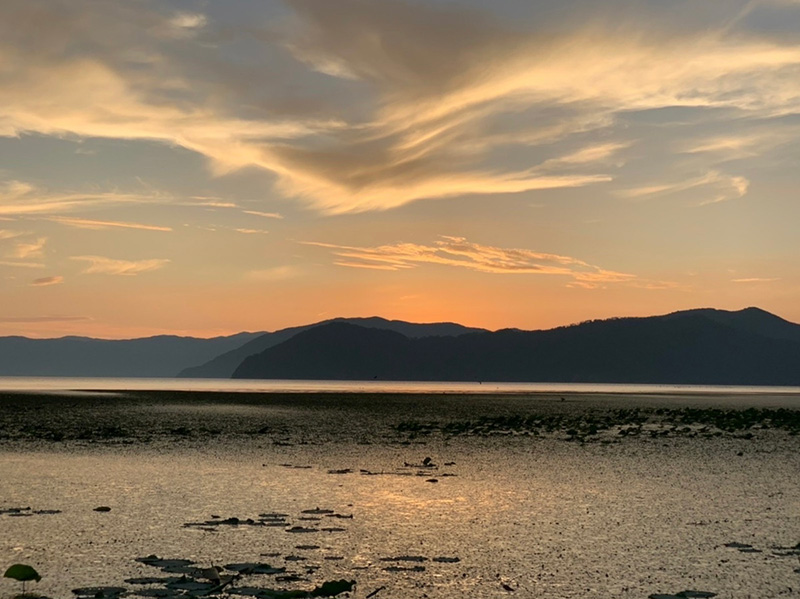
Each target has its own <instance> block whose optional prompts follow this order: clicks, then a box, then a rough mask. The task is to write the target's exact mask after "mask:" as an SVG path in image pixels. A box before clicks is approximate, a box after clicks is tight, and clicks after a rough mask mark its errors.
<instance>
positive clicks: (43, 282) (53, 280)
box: [31, 275, 64, 287]
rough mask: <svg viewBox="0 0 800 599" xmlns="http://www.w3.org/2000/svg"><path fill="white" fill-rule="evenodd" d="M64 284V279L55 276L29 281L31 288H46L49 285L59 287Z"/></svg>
mask: <svg viewBox="0 0 800 599" xmlns="http://www.w3.org/2000/svg"><path fill="white" fill-rule="evenodd" d="M63 282H64V277H62V276H61V275H56V276H52V277H41V278H39V279H34V280H33V281H31V286H32V287H48V286H50V285H59V284H61V283H63Z"/></svg>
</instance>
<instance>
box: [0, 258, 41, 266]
mask: <svg viewBox="0 0 800 599" xmlns="http://www.w3.org/2000/svg"><path fill="white" fill-rule="evenodd" d="M0 266H9V267H11V268H44V264H42V263H40V262H19V261H13V260H0Z"/></svg>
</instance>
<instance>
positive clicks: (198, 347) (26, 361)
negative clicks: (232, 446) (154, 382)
mask: <svg viewBox="0 0 800 599" xmlns="http://www.w3.org/2000/svg"><path fill="white" fill-rule="evenodd" d="M260 334H261V333H239V334H237V335H232V336H229V337H214V338H212V339H198V338H195V337H174V336H166V335H163V336H157V337H147V338H142V339H124V340H107V339H91V338H88V337H62V338H60V339H28V338H27V337H0V376H78V377H81V376H84V377H96V376H108V377H171V376H174V375H175V373H176V372H178V371H179V370H181V369H183V368H185V367H187V366H189V365H191V364H197V363H198V362H202V361H204V360H208V359H210V358H212V357H214V356H217V355H219V354H221V353H223V352H227V351H230V350H231V349H234V348H236V347H239V346H241V345H242V344H244V343H246V342H247V341H249V340H250V339H252V338H253V337H254V336H258V335H260Z"/></svg>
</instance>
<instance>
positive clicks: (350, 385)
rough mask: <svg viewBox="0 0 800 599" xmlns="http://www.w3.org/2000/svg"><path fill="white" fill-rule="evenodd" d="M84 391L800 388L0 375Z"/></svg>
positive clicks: (25, 383)
mask: <svg viewBox="0 0 800 599" xmlns="http://www.w3.org/2000/svg"><path fill="white" fill-rule="evenodd" d="M86 390H92V391H102V390H106V391H119V390H140V391H142V390H151V391H198V392H200V391H206V392H207V391H221V392H226V393H237V392H245V393H251V392H260V393H321V392H333V393H480V394H488V393H491V394H498V393H499V394H509V393H527V394H531V393H614V394H618V395H620V394H644V393H652V394H663V393H668V394H676V393H680V394H687V393H690V394H695V395H697V394H713V395H719V394H722V395H752V394H758V395H763V394H769V395H787V394H790V395H795V396H796V395H798V394H800V387H757V386H744V385H738V386H726V385H633V384H622V385H620V384H597V383H493V382H490V381H487V382H485V383H484V382H482V383H478V382H453V381H449V382H434V381H306V380H267V379H261V380H252V379H176V378H103V377H83V378H78V377H17V376H4V377H0V391H31V392H35V393H43V392H50V393H63V394H67V393H75V392H78V393H79V392H81V391H86Z"/></svg>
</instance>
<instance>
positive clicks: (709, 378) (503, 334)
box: [233, 308, 800, 385]
mask: <svg viewBox="0 0 800 599" xmlns="http://www.w3.org/2000/svg"><path fill="white" fill-rule="evenodd" d="M799 331H800V325H796V324H793V323H790V322H787V321H785V320H782V319H780V318H778V317H776V316H774V315H772V314H769V313H767V312H764V311H762V310H758V309H755V308H748V309H746V310H742V311H739V312H725V311H721V310H711V309H704V310H690V311H687V312H676V313H673V314H668V315H666V316H655V317H648V318H620V319H611V320H599V321H591V322H585V323H581V324H578V325H573V326H569V327H560V328H557V329H552V330H548V331H520V330H511V329H509V330H502V331H497V332H494V333H491V332H480V333H471V334H466V335H461V336H458V337H424V338H418V339H410V338H408V337H406V336H403V335H400V334H397V333H393V332H390V331H382V330H377V331H376V330H368V329H365V328H364V327H360V326H356V325H353V324H349V323H341V322H340V323H330V324H323V325H320V326H317V327H315V328H313V329H309V330H307V331H304V332H301V333H298V334H296V335H295V336H293V337H292V338H291V339H288V340H287V341H284V342H283V343H281V344H279V345H276V346H274V347H271V348H269V349H267V350H265V351H263V352H261V353H259V354H257V355H254V356H251V357H249V358H247V359H245V360H244V361H243V362H242V364H241V365H240V366H239V367H238V368H237V369H236V371H235V372H234V375H233V376H234V378H270V379H338V380H369V379H375V378H377V379H379V380H422V381H430V380H441V381H520V382H521V381H530V382H587V383H602V382H607V383H664V384H670V383H671V384H727V385H800V336H799V335H800V332H799Z"/></svg>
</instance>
